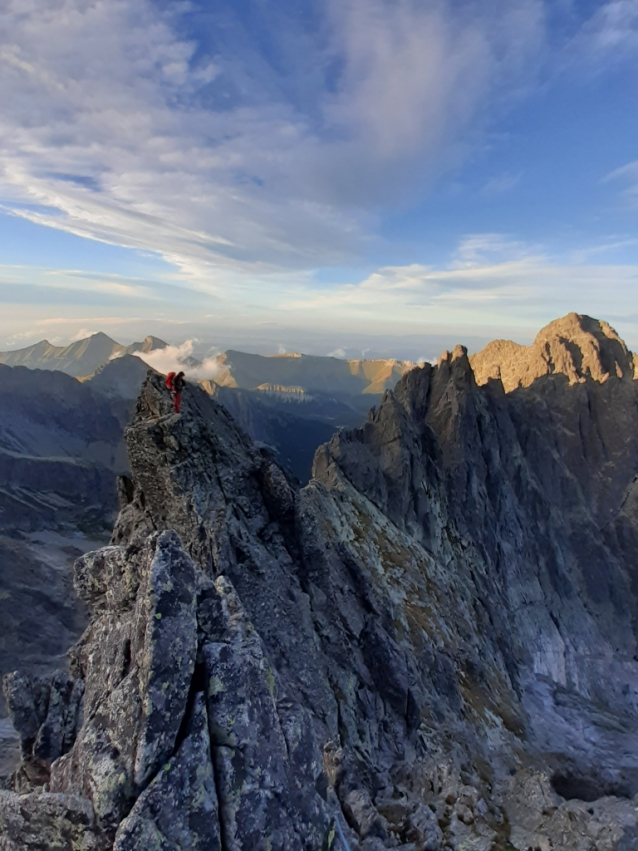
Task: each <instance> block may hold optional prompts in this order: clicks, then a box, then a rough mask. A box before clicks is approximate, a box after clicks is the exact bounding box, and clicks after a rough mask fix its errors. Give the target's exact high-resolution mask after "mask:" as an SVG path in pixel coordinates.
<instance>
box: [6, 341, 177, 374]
mask: <svg viewBox="0 0 638 851" xmlns="http://www.w3.org/2000/svg"><path fill="white" fill-rule="evenodd" d="M165 346H166V343H165V342H164V341H163V340H160V339H159V338H158V337H152V336H149V337H146V338H145V339H144V340H143V342H141V343H131V345H130V346H123V345H121V344H120V343H116V342H115V340H112V339H111V338H110V337H108V336H107V335H106V334H102V333H101V332H100V333H98V334H93V335H91V336H90V337H86V338H85V339H83V340H78V341H77V342H75V343H71V344H70V345H69V346H52V345H51V343H49V342H48V341H47V340H42V341H41V342H39V343H36V344H35V345H34V346H28V347H27V348H25V349H16V350H15V351H11V352H0V363H3V364H6V365H7V366H26V367H28V368H29V369H50V370H59V371H60V372H66V374H67V375H73V376H75V377H76V378H78V377H80V378H81V377H85V376H89V375H93V373H94V372H96V371H97V370H98V369H99V368H100V367H101V366H104V364H106V363H108V362H109V361H110V360H112V359H114V358H118V357H121V356H122V355H125V354H131V353H132V352H150V351H152V350H153V349H163V348H164V347H165Z"/></svg>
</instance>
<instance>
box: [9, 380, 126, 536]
mask: <svg viewBox="0 0 638 851" xmlns="http://www.w3.org/2000/svg"><path fill="white" fill-rule="evenodd" d="M0 393H1V394H2V406H1V408H0V481H1V482H2V488H1V490H0V528H2V529H16V528H18V529H24V530H28V529H34V528H35V529H37V528H43V527H47V526H50V525H51V524H56V523H59V524H62V525H64V524H65V523H67V524H71V525H72V526H74V527H75V526H77V524H78V523H80V524H81V523H82V522H83V521H86V522H90V520H91V518H92V517H94V518H95V519H96V520H97V521H101V522H104V517H105V514H106V513H108V510H111V511H113V510H114V509H115V507H116V505H117V502H116V494H115V483H114V472H123V471H124V470H125V469H126V464H127V462H126V455H125V452H124V447H123V446H122V425H121V423H120V422H119V421H118V420H117V418H116V417H115V416H114V415H113V412H112V410H111V408H110V405H109V403H108V401H107V400H105V399H104V398H103V397H101V396H100V395H99V394H95V393H93V392H92V391H91V390H90V389H89V388H88V387H87V386H85V385H83V384H81V383H79V382H78V381H76V380H75V379H74V378H71V377H70V376H67V375H64V374H63V373H61V372H58V371H52V372H48V371H43V370H30V369H27V368H25V367H15V368H10V367H7V366H3V365H0ZM107 522H108V520H107Z"/></svg>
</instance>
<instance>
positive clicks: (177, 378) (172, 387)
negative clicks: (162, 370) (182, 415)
mask: <svg viewBox="0 0 638 851" xmlns="http://www.w3.org/2000/svg"><path fill="white" fill-rule="evenodd" d="M166 386H167V387H168V390H169V392H170V394H171V396H172V397H173V405H174V406H175V413H176V414H179V406H180V405H181V402H182V391H183V390H184V388H185V387H186V379H185V378H184V373H183V372H178V373H177V375H176V374H175V373H174V372H169V373H168V375H167V376H166Z"/></svg>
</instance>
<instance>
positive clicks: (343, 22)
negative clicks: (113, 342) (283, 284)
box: [0, 0, 544, 292]
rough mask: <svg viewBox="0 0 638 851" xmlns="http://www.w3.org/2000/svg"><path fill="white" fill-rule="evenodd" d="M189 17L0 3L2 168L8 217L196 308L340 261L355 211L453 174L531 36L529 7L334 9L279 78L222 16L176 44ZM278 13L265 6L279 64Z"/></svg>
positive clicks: (355, 225)
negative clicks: (106, 257) (100, 254)
mask: <svg viewBox="0 0 638 851" xmlns="http://www.w3.org/2000/svg"><path fill="white" fill-rule="evenodd" d="M169 8H170V7H169ZM189 8H190V7H188V8H187V6H186V5H185V4H175V6H174V7H173V11H172V12H170V13H169V12H162V11H160V9H159V7H158V6H157V5H156V4H153V3H151V2H150V0H112V2H110V3H99V4H87V3H85V2H83V0H59V2H57V3H55V4H54V5H53V6H46V4H42V3H40V2H35V3H33V4H31V5H27V6H25V5H24V3H23V2H21V0H8V2H7V3H6V4H5V8H4V10H3V16H2V22H1V23H0V37H1V39H2V42H3V45H4V46H3V47H2V49H1V50H0V68H1V69H2V73H1V74H0V97H1V99H2V102H3V110H2V118H1V119H0V166H1V173H2V184H3V187H4V190H3V194H4V205H5V207H6V208H8V209H10V210H12V212H13V213H14V214H15V215H18V216H22V217H24V218H28V219H30V220H31V221H34V222H37V223H40V224H45V225H47V226H49V227H54V228H59V229H63V230H66V231H69V232H72V233H74V234H78V235H80V236H84V237H90V238H92V239H98V240H103V241H106V242H113V243H116V244H120V245H126V246H130V247H134V248H139V249H151V250H153V251H157V252H158V253H160V254H161V255H162V256H163V257H164V258H165V259H166V260H167V261H168V262H169V263H171V264H174V265H175V267H176V268H177V269H178V270H179V273H180V275H181V276H182V278H183V279H184V280H185V281H189V280H190V281H197V282H198V284H199V286H202V287H203V286H205V287H206V288H207V289H208V290H209V291H210V292H223V290H224V286H225V285H226V282H225V278H224V274H225V271H227V270H235V271H240V272H244V273H248V274H254V273H264V272H268V271H273V270H282V269H305V268H308V267H310V266H312V265H316V264H317V263H318V262H321V264H322V265H329V264H331V263H337V262H343V261H344V259H345V258H347V257H352V256H354V255H355V254H356V253H357V252H358V251H360V250H361V247H362V245H363V243H364V240H365V236H366V233H367V232H368V230H369V228H370V226H371V225H372V224H373V221H374V220H373V219H371V217H370V216H371V213H370V210H374V209H375V208H380V207H383V206H384V205H387V204H388V203H391V202H392V199H396V198H397V197H399V196H402V195H404V194H405V192H406V190H408V189H409V188H410V187H413V186H416V185H422V184H423V182H424V181H426V182H427V181H429V180H431V179H432V178H433V177H434V176H435V175H436V174H438V173H440V172H441V170H442V169H445V168H446V167H448V166H449V165H450V164H451V163H453V162H458V160H459V157H460V156H461V155H462V152H463V146H464V145H465V144H466V143H467V142H468V138H467V133H468V132H469V130H470V125H471V124H472V123H473V122H475V121H476V119H477V118H479V119H480V118H481V116H483V115H486V114H487V110H488V107H489V104H490V100H491V98H492V97H493V95H494V93H495V92H496V91H499V90H501V89H502V88H503V87H506V86H508V85H514V84H515V81H516V80H517V79H519V75H520V74H521V73H522V72H523V70H524V69H526V68H527V67H528V65H529V64H530V63H532V64H533V61H534V60H533V57H534V53H535V51H536V50H537V48H538V45H539V43H540V42H541V41H542V39H543V26H544V24H543V5H542V3H541V2H540V0H521V2H520V3H518V4H516V6H515V7H512V4H509V3H506V2H497V3H489V4H488V3H487V2H480V3H478V4H476V6H475V8H474V10H473V11H471V12H470V11H468V13H467V14H458V13H457V10H456V7H455V6H454V4H452V2H451V0H442V2H441V3H437V4H425V5H423V4H418V3H416V2H412V0H398V2H393V3H390V2H387V1H386V0H348V2H346V3H342V2H339V3H337V2H336V0H334V2H331V3H328V4H327V5H326V7H325V10H324V15H323V18H322V20H321V21H320V22H319V24H318V25H317V26H315V28H314V30H306V31H304V30H303V28H301V29H300V30H299V33H296V35H298V36H299V38H297V39H296V40H295V43H298V44H299V45H300V47H299V49H298V50H297V51H296V52H295V50H294V49H293V48H288V47H287V48H286V51H287V53H286V54H285V55H284V58H285V59H286V61H287V62H288V63H289V65H290V67H289V68H285V69H284V70H283V71H280V72H278V71H277V70H276V68H275V66H274V65H273V64H272V63H268V61H267V59H266V58H265V57H264V56H263V55H261V54H260V53H259V52H258V51H257V50H256V49H255V47H254V40H253V39H252V33H251V32H250V25H251V22H250V21H248V22H247V21H239V20H238V19H237V17H236V16H235V17H232V12H231V9H232V7H231V6H228V7H225V6H224V4H222V5H221V6H220V7H219V9H218V10H217V12H216V14H217V18H215V17H214V16H213V18H212V21H213V23H212V25H211V24H210V22H209V25H208V26H209V30H210V32H208V31H207V32H205V33H196V32H192V33H191V34H190V35H181V34H179V33H181V32H183V21H182V20H181V19H180V17H179V15H180V13H182V14H186V13H187V12H188V9H189ZM194 8H196V7H193V9H194ZM224 10H225V11H224ZM191 11H192V10H191ZM286 11H287V9H286V8H284V5H283V4H282V3H281V2H280V3H275V4H274V5H273V9H272V21H273V24H271V30H272V31H271V32H270V36H271V37H272V38H275V39H276V38H277V37H278V34H277V33H276V32H275V30H274V24H277V25H280V26H281V27H282V28H283V30H282V33H281V34H279V38H280V47H281V44H283V43H284V41H285V39H286V37H288V36H290V30H289V28H290V26H291V24H286V23H285V21H286V19H287V18H286V14H284V13H285V12H286ZM226 13H228V15H231V18H232V20H234V21H235V24H234V29H232V33H233V34H234V35H233V37H232V38H231V37H228V38H227V42H228V43H227V44H224V43H223V42H222V41H220V40H217V41H215V37H216V36H215V24H217V23H219V21H220V20H221V19H222V17H223V14H226ZM220 16H221V17H220ZM186 17H187V15H186ZM496 23H497V24H498V25H495V24H496ZM252 25H255V22H254V21H253V22H252ZM287 27H288V30H287V29H286V28H287ZM224 32H225V34H226V36H229V33H230V32H231V30H229V29H228V27H226V29H225V30H224ZM282 50H283V48H282ZM311 68H318V69H319V71H312V72H311V70H310V69H311ZM291 75H292V76H293V77H295V78H297V79H298V80H299V81H300V82H299V83H298V85H297V89H295V90H293V89H291V86H290V84H289V82H288V80H289V79H290V77H291ZM480 123H481V122H480V121H479V124H480ZM476 131H477V127H476V126H474V127H473V129H472V133H473V134H475V133H476ZM220 270H222V274H221V277H220Z"/></svg>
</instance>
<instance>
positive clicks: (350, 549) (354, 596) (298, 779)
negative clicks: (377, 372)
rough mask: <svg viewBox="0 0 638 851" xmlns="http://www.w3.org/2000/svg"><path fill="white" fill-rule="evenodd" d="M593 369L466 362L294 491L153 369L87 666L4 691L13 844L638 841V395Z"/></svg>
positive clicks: (604, 844) (219, 415)
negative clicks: (506, 374) (531, 376)
mask: <svg viewBox="0 0 638 851" xmlns="http://www.w3.org/2000/svg"><path fill="white" fill-rule="evenodd" d="M601 333H602V332H601ZM570 345H571V343H570ZM573 345H574V346H578V345H579V343H578V341H573ZM583 359H584V355H583ZM592 375H593V373H592V372H591V370H590V374H589V376H583V378H584V380H582V381H577V382H570V378H569V377H566V376H564V375H561V374H547V375H543V376H541V378H539V379H538V380H537V381H535V382H533V383H532V384H531V385H530V386H529V387H523V388H519V389H517V390H515V391H514V392H512V393H505V392H504V389H503V386H502V384H501V383H500V382H499V381H488V382H487V383H486V384H485V385H484V386H479V385H478V384H477V383H476V380H475V377H474V374H473V371H472V368H471V366H470V362H469V360H468V358H467V355H466V353H465V350H463V349H462V348H457V349H456V350H455V351H454V352H453V353H452V354H451V355H447V356H446V357H444V358H443V359H442V360H441V362H440V363H439V364H438V366H436V367H431V366H429V365H426V366H424V367H423V368H422V369H416V370H413V371H411V372H410V373H408V374H407V375H406V376H404V378H403V379H402V381H401V382H400V383H399V384H398V386H397V388H396V391H395V392H394V393H387V394H386V395H385V397H384V398H383V401H382V402H381V404H380V406H379V409H378V410H376V411H373V412H371V415H370V418H369V422H368V423H367V424H366V425H365V426H364V427H363V428H362V429H357V430H354V431H349V432H345V431H344V432H340V433H339V434H338V435H336V436H335V437H334V438H333V439H332V441H331V442H330V443H329V444H327V445H326V446H324V447H322V448H321V449H320V450H319V451H318V453H317V457H316V459H315V469H314V478H313V479H312V480H311V482H310V484H309V485H308V486H307V487H306V488H304V489H303V490H301V491H296V490H295V489H294V488H293V487H292V486H291V485H290V483H289V482H288V481H287V479H286V477H285V475H284V474H283V472H282V471H281V469H280V468H279V467H278V466H277V465H276V464H275V463H274V461H273V460H272V458H271V457H269V455H268V454H267V453H265V452H263V451H259V450H257V449H256V448H255V447H254V445H253V444H252V443H251V442H250V440H249V439H248V438H247V437H246V436H245V435H244V434H243V433H242V432H241V431H240V430H239V429H238V427H237V426H236V425H235V423H234V421H233V420H232V418H231V417H230V415H229V414H228V413H227V412H226V411H225V409H224V408H222V407H221V406H220V405H218V404H217V403H216V402H215V401H214V400H212V399H210V398H208V397H207V396H206V394H205V393H204V392H203V391H200V390H199V389H197V388H193V389H192V390H190V389H189V392H188V394H187V396H186V399H185V401H184V405H183V414H182V416H176V415H174V414H172V413H171V405H170V400H169V399H168V396H167V395H166V392H165V390H164V389H163V387H162V382H161V379H159V378H158V377H157V376H156V375H153V374H149V377H148V379H147V381H146V383H145V385H144V387H143V389H142V393H141V396H140V398H139V401H138V405H137V410H136V414H135V417H134V420H133V423H132V425H131V427H130V429H129V430H128V433H127V444H128V451H129V459H130V465H131V470H132V474H133V485H132V486H130V487H123V488H122V492H123V493H125V494H127V495H128V496H127V499H128V504H127V505H126V506H125V507H124V508H123V510H122V512H121V513H120V517H119V520H118V523H117V526H116V528H115V531H114V534H113V539H112V546H111V547H109V548H106V549H104V550H100V551H98V552H97V553H94V554H89V555H87V556H85V557H83V558H82V559H80V561H79V562H78V563H77V565H76V576H75V585H76V589H77V591H78V593H79V595H80V597H81V598H82V599H83V600H84V602H85V603H86V604H87V606H88V607H89V609H90V610H91V612H92V617H91V624H90V626H89V628H88V630H87V631H86V633H85V634H84V636H83V638H82V639H81V641H80V643H79V644H78V645H77V646H76V648H74V650H73V651H72V665H71V676H70V677H67V678H64V677H62V676H59V677H58V678H57V680H55V681H53V682H44V681H40V680H37V681H36V680H29V679H28V678H24V677H20V676H19V675H12V676H11V677H10V678H9V679H8V680H7V681H6V683H5V692H6V695H7V701H8V703H9V705H10V707H11V709H12V712H13V717H14V720H15V723H16V726H17V727H18V729H19V730H20V733H21V736H22V747H23V767H22V769H21V771H20V773H19V775H18V776H17V777H16V780H15V783H16V789H17V791H13V792H11V791H7V792H4V793H0V836H1V837H2V839H0V847H2V848H5V849H17V848H23V847H30V848H95V849H98V848H99V849H101V848H104V849H110V848H116V849H118V851H125V849H131V851H132V849H138V848H144V849H156V848H157V849H169V848H170V849H186V848H193V849H204V848H205V849H218V848H219V849H224V851H227V849H237V851H240V849H246V851H247V849H291V851H292V849H293V848H294V849H299V848H304V849H308V851H310V849H313V851H315V849H317V851H318V850H319V849H325V848H330V847H335V848H337V847H340V845H339V843H341V847H345V843H347V844H348V845H349V847H350V848H351V849H355V848H360V849H362V851H380V849H382V848H394V847H402V848H404V849H405V851H436V849H442V848H457V849H459V850H460V849H469V848H472V849H485V851H488V849H502V851H505V849H511V848H516V849H520V851H527V849H528V848H530V847H531V848H537V847H538V848H542V849H543V851H545V849H565V851H569V849H573V851H585V850H586V849H600V851H612V850H613V849H625V851H627V849H632V848H635V847H638V819H637V815H636V806H635V802H634V800H633V796H634V795H636V793H637V792H638V745H637V744H636V742H638V738H637V736H636V732H637V728H638V711H637V706H636V701H637V696H638V662H637V661H636V602H637V600H636V596H637V589H636V581H635V577H636V575H637V572H636V564H635V558H636V556H635V554H636V535H637V531H638V512H637V510H636V509H637V503H638V493H637V490H638V489H637V488H636V485H635V476H636V474H637V473H638V438H636V436H635V428H634V423H635V415H636V413H638V387H637V385H636V383H634V381H633V380H632V379H631V378H630V377H629V376H628V375H627V374H625V373H623V376H622V377H618V375H617V374H616V375H613V374H611V373H610V372H609V370H607V372H606V375H607V376H608V377H607V378H606V379H605V380H604V381H597V380H596V379H595V378H594V377H592ZM42 782H45V783H46V784H47V785H46V788H45V791H44V792H43V791H41V790H35V791H34V790H33V789H34V784H41V783H42ZM20 793H21V794H20ZM24 837H29V840H28V843H25V840H24ZM21 842H22V844H20V843H21ZM1 843H4V844H1Z"/></svg>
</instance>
